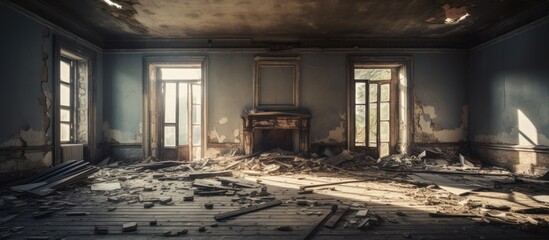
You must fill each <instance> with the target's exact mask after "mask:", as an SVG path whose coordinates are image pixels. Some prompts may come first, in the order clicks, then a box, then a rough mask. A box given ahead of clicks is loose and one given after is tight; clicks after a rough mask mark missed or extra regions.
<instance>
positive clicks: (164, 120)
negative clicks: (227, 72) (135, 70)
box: [143, 56, 208, 161]
mask: <svg viewBox="0 0 549 240" xmlns="http://www.w3.org/2000/svg"><path fill="white" fill-rule="evenodd" d="M144 61H145V62H144V64H145V66H147V67H146V68H145V72H144V74H145V78H144V82H143V84H144V89H145V91H144V99H145V101H143V119H144V120H143V155H144V156H146V157H152V158H155V159H159V160H172V161H193V160H198V159H201V158H202V156H203V155H204V149H205V141H204V136H206V133H205V131H206V129H207V127H206V121H205V119H207V117H206V115H207V114H206V113H207V112H206V110H205V109H207V101H206V99H207V96H206V93H207V89H206V86H207V72H208V71H207V58H206V57H201V56H181V57H180V56H162V57H145V58H144Z"/></svg>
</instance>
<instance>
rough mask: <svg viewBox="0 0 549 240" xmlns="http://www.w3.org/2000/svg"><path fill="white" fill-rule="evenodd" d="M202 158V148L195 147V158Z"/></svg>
mask: <svg viewBox="0 0 549 240" xmlns="http://www.w3.org/2000/svg"><path fill="white" fill-rule="evenodd" d="M201 158H202V148H201V147H193V160H200V159H201Z"/></svg>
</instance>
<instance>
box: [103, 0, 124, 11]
mask: <svg viewBox="0 0 549 240" xmlns="http://www.w3.org/2000/svg"><path fill="white" fill-rule="evenodd" d="M103 2H105V3H107V4H109V6H111V7H115V8H118V9H122V5H120V4H118V3H115V2H113V1H112V0H103Z"/></svg>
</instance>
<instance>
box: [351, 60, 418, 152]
mask: <svg viewBox="0 0 549 240" xmlns="http://www.w3.org/2000/svg"><path fill="white" fill-rule="evenodd" d="M410 60H411V59H410V58H407V57H399V58H373V57H372V58H369V57H356V58H351V61H350V68H349V70H350V71H349V76H350V77H349V78H348V79H349V80H348V86H349V95H348V96H349V100H348V101H349V109H348V112H349V122H348V126H349V134H348V142H349V149H351V150H354V151H359V152H365V153H366V154H367V155H369V156H371V157H374V158H379V157H384V156H388V155H391V154H395V153H397V152H400V153H407V152H408V151H409V143H408V139H410V138H409V136H408V135H409V134H410V132H409V131H408V129H407V128H408V123H409V122H411V120H410V119H409V118H410V116H412V115H411V114H410V113H409V111H410V108H409V107H408V104H409V102H410V101H409V99H408V98H409V97H410V95H411V94H410V93H409V92H410V88H409V87H408V77H407V76H409V75H410V74H409V70H410V69H411V68H410V65H411V61H410Z"/></svg>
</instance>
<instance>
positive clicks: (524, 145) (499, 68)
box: [468, 20, 549, 174]
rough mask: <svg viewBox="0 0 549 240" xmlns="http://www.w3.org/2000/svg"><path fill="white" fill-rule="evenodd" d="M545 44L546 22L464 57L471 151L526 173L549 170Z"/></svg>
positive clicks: (548, 25) (548, 26) (547, 51)
mask: <svg viewBox="0 0 549 240" xmlns="http://www.w3.org/2000/svg"><path fill="white" fill-rule="evenodd" d="M547 42H549V21H547V20H546V21H545V22H541V23H539V24H537V25H536V26H533V27H532V28H530V29H527V30H526V31H524V32H521V33H519V34H517V35H514V36H511V37H509V38H506V39H503V40H500V41H497V42H494V43H493V44H490V45H487V46H484V47H480V48H478V49H474V50H472V51H471V56H470V60H469V71H468V72H469V76H468V78H469V102H470V103H471V104H470V111H471V114H470V123H471V124H470V131H469V134H470V140H471V141H472V142H473V143H475V144H474V145H476V146H477V149H476V153H477V154H478V155H479V156H480V157H482V158H483V159H485V160H487V161H489V162H490V163H493V164H496V165H500V166H504V167H510V168H512V169H515V170H516V171H518V172H521V173H525V174H538V173H541V172H547V170H549V164H548V162H547V161H546V160H547V159H548V158H549V151H547V149H548V147H549V81H548V79H549V61H548V60H547V55H548V54H549V45H548V44H547ZM494 145H497V146H498V147H497V149H494V147H491V146H494ZM514 145H518V146H520V148H518V149H517V148H514V147H513V146H514ZM528 148H530V150H528ZM531 148H535V150H534V152H532V149H531Z"/></svg>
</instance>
